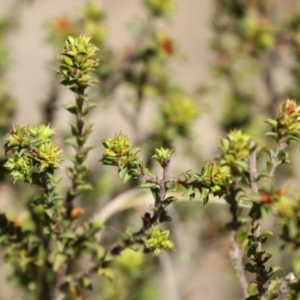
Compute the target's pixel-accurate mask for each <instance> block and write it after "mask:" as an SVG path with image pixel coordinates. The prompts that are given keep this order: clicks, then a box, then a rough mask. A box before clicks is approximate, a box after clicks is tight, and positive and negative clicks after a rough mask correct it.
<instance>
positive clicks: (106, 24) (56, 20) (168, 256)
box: [0, 0, 300, 300]
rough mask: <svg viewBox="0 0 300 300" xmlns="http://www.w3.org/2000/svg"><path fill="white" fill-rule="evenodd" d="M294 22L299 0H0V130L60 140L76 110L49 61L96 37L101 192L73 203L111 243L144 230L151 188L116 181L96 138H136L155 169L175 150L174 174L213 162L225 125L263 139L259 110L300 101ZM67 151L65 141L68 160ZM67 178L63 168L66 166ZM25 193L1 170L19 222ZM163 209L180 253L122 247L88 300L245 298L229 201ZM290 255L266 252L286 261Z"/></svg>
mask: <svg viewBox="0 0 300 300" xmlns="http://www.w3.org/2000/svg"><path fill="white" fill-rule="evenodd" d="M299 30H300V3H299V1H296V0H286V1H280V0H277V1H275V0H268V1H267V0H265V1H255V0H251V1H250V0H249V1H246V2H245V1H238V0H225V1H221V0H214V1H209V0H201V1H200V0H198V1H197V0H185V1H183V0H182V1H180V0H178V1H177V2H176V4H174V3H173V1H159V0H158V1H154V0H153V1H142V0H139V1H138V0H127V1H124V0H110V1H109V0H102V1H100V0H98V1H97V0H94V1H87V0H85V1H84V0H64V1H58V0H35V1H25V0H22V1H21V0H0V107H1V108H0V134H1V137H2V139H4V138H5V135H6V134H7V132H8V130H9V128H10V126H11V124H12V123H14V124H32V125H33V124H39V123H46V124H51V127H54V128H55V129H56V132H57V136H58V137H57V140H58V142H59V143H60V144H61V145H63V144H64V140H65V139H66V138H67V137H68V135H69V125H68V122H69V121H70V120H69V115H68V113H67V112H66V111H64V109H63V108H62V105H63V104H66V103H68V102H70V101H72V97H73V95H72V94H71V93H70V92H68V91H66V89H65V88H63V87H60V86H59V80H58V79H57V77H56V75H55V71H56V68H57V62H56V59H55V58H56V56H57V55H58V54H59V53H60V52H61V50H62V47H63V40H64V38H66V37H67V36H68V35H76V34H86V35H88V36H91V37H92V41H93V42H94V43H95V44H96V45H97V46H98V47H99V48H100V54H99V58H100V66H99V68H98V69H97V71H96V74H97V77H98V78H100V81H101V82H100V84H99V86H98V87H97V88H95V89H92V90H91V92H90V95H91V97H93V98H94V101H96V102H97V104H98V106H97V108H95V109H94V110H93V112H92V114H91V121H92V122H93V123H94V124H95V125H94V131H93V134H92V136H91V138H90V140H89V143H90V144H91V145H93V146H94V147H95V149H94V150H93V151H92V152H91V155H90V157H89V164H90V167H91V177H90V181H91V182H92V183H93V185H94V186H95V190H94V192H93V193H90V194H88V195H84V196H83V197H81V198H80V199H78V200H77V201H78V204H79V205H81V206H83V207H84V208H85V211H86V216H85V218H89V217H92V218H100V219H103V220H104V221H105V222H107V224H108V225H109V226H108V227H107V228H106V230H105V232H104V233H103V237H102V241H103V243H104V245H108V246H109V245H110V244H111V243H112V241H115V240H117V239H119V238H122V237H123V235H124V234H125V232H126V230H127V227H128V226H129V227H131V228H139V222H140V216H142V215H143V213H144V212H145V211H146V210H147V209H148V208H149V205H150V204H151V196H150V195H148V194H147V193H141V192H139V190H138V189H137V188H136V187H134V186H129V187H127V186H125V187H124V186H123V185H122V183H121V182H120V180H119V178H118V176H117V174H116V172H115V170H111V168H108V167H105V166H102V165H101V164H100V163H97V164H96V163H95V161H98V160H99V159H100V155H101V151H102V148H101V139H102V138H103V137H108V136H113V135H114V133H116V132H120V131H122V132H123V133H126V134H130V136H131V138H132V139H133V141H134V143H135V145H136V146H139V147H141V148H142V149H143V151H142V153H143V155H144V157H145V162H146V163H147V164H148V165H149V167H150V168H151V169H153V170H156V169H155V168H156V166H155V165H154V166H153V165H152V161H151V159H150V157H151V155H152V152H151V151H152V150H153V149H154V148H155V147H159V146H160V145H163V146H165V147H171V148H174V149H176V153H175V155H174V158H173V160H172V165H171V173H172V174H173V176H174V177H175V176H178V175H179V174H180V173H181V172H183V171H185V170H188V169H193V170H197V169H199V170H200V169H201V166H202V165H203V162H204V161H207V160H213V159H214V157H215V156H216V155H217V154H218V143H219V140H220V138H221V136H223V135H224V134H225V132H227V131H229V130H231V129H234V128H242V129H243V130H245V131H246V132H248V133H249V134H251V135H252V136H253V138H254V139H256V140H257V141H261V140H262V136H263V133H264V132H265V129H266V127H265V125H264V123H263V120H264V119H265V118H267V117H272V116H274V114H275V113H276V105H277V104H278V103H280V102H281V101H283V100H284V99H285V98H286V97H292V98H295V99H296V100H298V99H299V98H300V88H299V86H300V85H299V79H300V31H299ZM295 152H297V149H296V150H295ZM71 154H72V151H71V149H68V147H66V150H65V166H68V164H70V162H69V161H68V157H69V156H70V155H71ZM3 159H4V157H3V154H2V157H1V160H2V161H3ZM295 159H296V160H297V159H299V158H297V154H295ZM284 174H285V178H297V176H298V174H291V172H290V171H289V170H285V173H284ZM61 175H62V176H63V177H66V176H65V174H64V171H63V170H62V174H61ZM65 182H66V183H67V182H68V179H67V178H65ZM290 184H291V185H293V184H295V185H296V183H295V180H292V179H290ZM33 190H34V187H30V188H29V189H28V188H26V187H24V186H18V187H16V186H12V185H11V183H10V180H9V179H8V178H6V174H5V172H4V170H1V187H0V195H1V196H0V209H1V210H4V211H8V212H9V214H10V215H11V217H12V218H15V219H16V220H18V222H20V223H22V222H26V217H27V215H26V212H24V209H23V206H24V202H25V201H26V197H27V195H29V194H30V193H32V192H33ZM20 191H22V196H21V199H20V197H16V195H20ZM16 199H17V200H16ZM112 204H114V205H112ZM170 215H171V216H172V218H173V222H171V224H170V225H169V227H168V228H169V229H170V230H171V232H172V239H173V241H174V243H175V245H176V249H177V251H176V252H174V253H161V255H160V256H159V257H158V258H153V257H150V256H146V255H144V254H142V253H139V252H134V251H131V250H128V251H127V250H126V251H125V253H123V255H122V256H121V257H120V258H119V259H117V262H116V270H115V271H114V274H113V275H112V276H111V278H104V277H103V278H102V277H101V278H99V277H95V278H94V290H93V291H91V292H89V293H87V294H86V296H85V297H86V298H85V299H104V300H107V299H122V300H123V299H124V300H125V299H137V300H138V299H140V300H151V299H166V300H194V299H199V298H201V299H205V300H216V299H222V300H226V299H228V300H229V299H241V297H242V296H241V291H240V288H239V286H238V283H237V279H236V275H235V272H234V270H233V268H232V266H231V264H230V260H229V255H228V253H229V248H230V242H229V232H228V231H227V230H226V224H227V223H228V222H229V220H230V215H229V212H228V207H227V206H226V204H225V203H222V201H221V200H218V199H212V201H211V203H209V205H207V206H205V207H203V205H202V203H201V201H198V200H195V201H194V202H188V201H179V202H178V203H176V205H174V206H173V207H172V209H171V210H170ZM266 224H267V225H266V226H273V225H274V223H273V221H272V220H269V221H268V222H266ZM273 242H274V244H276V243H278V240H276V237H275V238H274V240H273ZM270 247H272V245H270ZM287 256H288V254H286V253H281V254H280V255H279V256H278V257H275V258H274V260H275V261H276V260H277V261H279V262H282V261H287V264H292V263H291V262H289V261H288V260H287V259H286V258H287ZM9 274H10V270H9V268H7V267H5V266H3V265H1V271H0V289H1V291H3V292H1V295H0V299H29V298H26V295H25V294H24V293H23V292H22V289H21V288H18V286H17V285H16V284H14V283H13V282H11V281H10V282H9V283H8V278H9ZM108 277H109V276H108Z"/></svg>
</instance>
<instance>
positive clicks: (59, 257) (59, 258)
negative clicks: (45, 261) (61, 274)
mask: <svg viewBox="0 0 300 300" xmlns="http://www.w3.org/2000/svg"><path fill="white" fill-rule="evenodd" d="M66 260H67V256H66V255H64V254H62V253H57V254H56V255H55V259H54V263H53V271H54V272H57V271H58V270H59V268H60V267H61V266H62V265H63V263H64V262H65V261H66Z"/></svg>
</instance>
